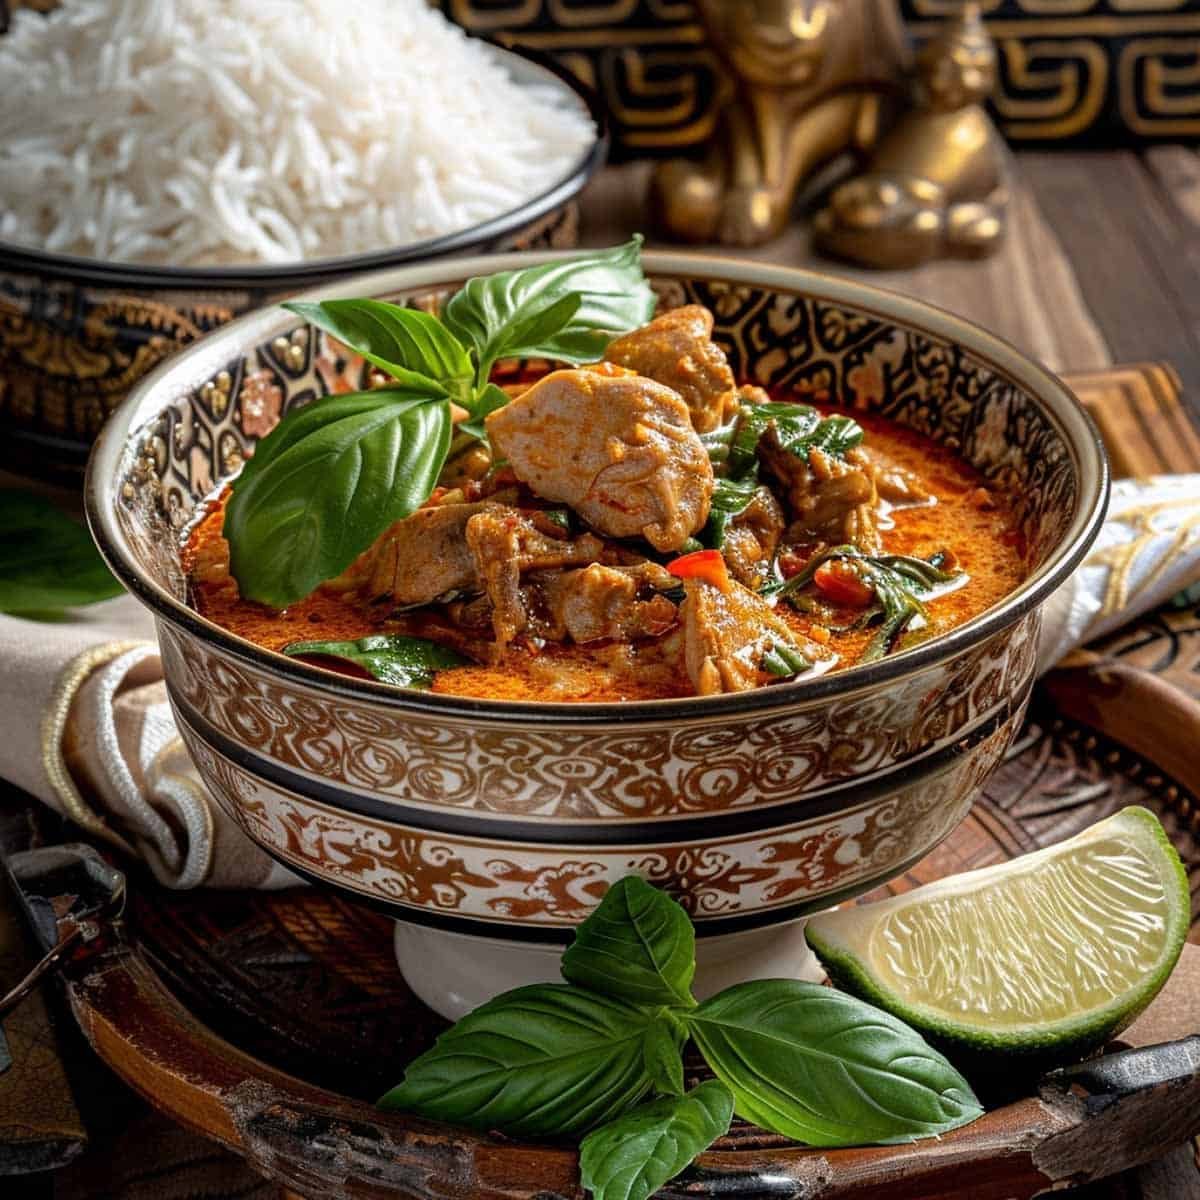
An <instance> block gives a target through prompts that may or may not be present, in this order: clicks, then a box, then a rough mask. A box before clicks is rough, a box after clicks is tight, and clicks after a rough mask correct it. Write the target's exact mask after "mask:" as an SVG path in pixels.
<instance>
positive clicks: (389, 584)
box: [326, 501, 504, 606]
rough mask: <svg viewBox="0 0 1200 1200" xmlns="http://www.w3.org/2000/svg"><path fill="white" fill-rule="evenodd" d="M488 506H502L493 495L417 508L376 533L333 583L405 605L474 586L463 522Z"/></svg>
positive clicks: (475, 577) (475, 576)
mask: <svg viewBox="0 0 1200 1200" xmlns="http://www.w3.org/2000/svg"><path fill="white" fill-rule="evenodd" d="M492 510H498V511H501V512H502V511H504V509H503V506H502V505H499V504H496V503H494V502H492V501H484V502H482V503H479V504H438V505H433V506H430V507H428V508H419V509H417V511H416V512H415V513H413V514H412V516H409V517H405V518H404V519H403V520H400V521H396V522H395V523H394V524H393V525H392V526H391V527H390V528H389V529H387V530H386V531H385V532H384V533H382V534H380V536H379V537H378V538H377V539H376V540H375V542H374V543H373V544H372V545H371V547H370V548H369V549H368V550H365V551H364V552H363V553H362V554H360V555H359V557H358V558H357V559H356V560H355V561H354V562H353V563H352V564H351V565H350V566H349V567H348V568H347V569H346V571H344V572H343V573H342V575H340V576H339V577H338V579H336V580H335V581H334V582H333V584H332V586H334V587H336V588H339V589H342V590H347V591H348V590H351V589H354V590H358V591H361V592H362V594H363V595H364V596H366V597H368V598H369V599H372V600H373V599H376V598H377V597H380V596H390V597H391V598H392V599H393V600H395V602H396V603H397V604H399V605H405V606H407V605H413V604H430V603H432V602H433V601H434V600H436V599H437V598H438V597H439V596H445V595H447V594H450V593H453V592H460V591H471V590H478V589H479V586H480V584H479V578H478V574H477V572H476V568H475V557H474V555H473V554H472V553H471V550H470V548H469V547H468V546H467V536H466V532H467V522H468V521H470V520H471V518H472V517H474V516H477V515H479V514H480V513H486V512H489V511H492ZM326 586H330V585H326Z"/></svg>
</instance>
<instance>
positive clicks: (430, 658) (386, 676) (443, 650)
mask: <svg viewBox="0 0 1200 1200" xmlns="http://www.w3.org/2000/svg"><path fill="white" fill-rule="evenodd" d="M283 652H284V654H289V655H291V656H292V657H293V658H299V657H304V656H310V657H320V658H336V659H340V660H342V661H344V662H349V663H353V664H354V665H355V666H356V667H361V668H362V669H363V670H364V671H366V672H367V674H368V675H370V676H371V677H372V678H373V679H378V680H379V681H380V682H381V683H390V684H393V685H395V686H396V687H410V688H427V687H429V685H430V684H431V683H433V677H434V675H436V674H437V672H438V671H444V670H446V669H448V668H450V667H461V666H464V665H465V664H466V663H467V662H468V661H469V660H468V659H465V658H463V656H462V655H461V654H457V653H455V651H453V650H451V649H449V648H448V647H446V646H440V645H438V643H437V642H431V641H429V640H428V639H426V638H414V637H402V636H400V635H399V634H394V633H377V634H373V635H372V636H371V637H364V638H359V639H358V640H357V641H354V642H292V644H291V645H290V646H284V648H283Z"/></svg>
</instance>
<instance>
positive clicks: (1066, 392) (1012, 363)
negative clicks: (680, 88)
mask: <svg viewBox="0 0 1200 1200" xmlns="http://www.w3.org/2000/svg"><path fill="white" fill-rule="evenodd" d="M563 257H566V256H565V255H563V254H562V253H561V252H555V251H542V252H538V253H531V252H529V251H517V252H513V253H508V254H492V255H480V256H476V257H472V258H456V259H444V260H439V261H437V262H430V263H423V264H420V265H412V266H407V267H398V268H394V269H392V270H389V271H383V272H377V273H374V274H371V275H366V276H356V277H353V278H349V279H342V280H339V281H337V282H336V283H333V284H327V285H325V286H323V287H320V288H316V289H313V290H312V291H311V292H307V293H305V294H304V296H303V299H305V300H308V301H314V300H327V299H332V298H336V297H345V296H363V295H383V294H389V293H396V292H402V291H410V290H419V289H422V288H436V287H440V286H444V285H446V284H452V283H455V282H457V281H460V280H465V279H467V278H469V277H471V276H474V275H481V274H488V273H491V272H495V271H505V270H512V269H515V268H517V267H522V266H533V265H536V264H538V263H541V262H552V261H555V260H559V259H562V258H563ZM642 257H643V265H644V267H645V270H646V273H647V275H649V276H651V277H657V278H663V279H671V278H676V279H688V278H704V279H709V280H712V281H715V282H722V283H728V284H733V285H737V284H747V285H750V286H753V287H757V288H762V289H766V290H776V291H781V292H785V293H786V292H792V293H796V294H800V295H804V296H806V297H810V298H812V299H815V300H818V301H822V302H826V303H831V304H834V305H838V304H841V305H844V306H846V307H848V308H852V309H854V310H856V311H860V312H865V313H868V314H870V315H872V316H877V317H879V318H881V319H883V320H886V321H889V322H892V323H894V324H896V325H898V326H900V327H903V328H908V329H912V330H915V331H917V332H921V333H925V334H931V335H933V336H934V337H936V338H939V339H941V340H944V341H947V342H951V343H957V344H959V345H961V346H962V347H963V349H965V350H966V351H967V352H968V353H969V354H970V355H971V356H972V357H974V358H976V359H977V360H978V361H980V362H981V363H982V364H984V365H985V366H987V367H988V368H989V369H991V370H993V371H995V372H996V373H997V374H998V375H1000V376H1001V377H1003V378H1005V379H1006V380H1008V381H1009V382H1011V383H1012V384H1013V385H1014V386H1017V387H1020V388H1022V389H1023V390H1024V391H1026V392H1028V393H1029V394H1031V395H1033V396H1035V397H1036V398H1037V399H1038V400H1039V401H1040V402H1041V404H1042V406H1043V409H1044V411H1046V412H1047V415H1048V416H1049V418H1050V419H1051V421H1052V422H1053V423H1054V425H1055V426H1056V427H1057V429H1058V431H1059V434H1060V436H1061V437H1062V438H1063V441H1064V442H1065V444H1066V445H1067V447H1068V451H1069V453H1070V454H1071V455H1072V458H1073V460H1074V464H1075V470H1076V474H1077V477H1078V492H1079V495H1078V502H1077V509H1076V512H1075V515H1074V518H1073V520H1072V522H1071V525H1070V526H1069V528H1068V529H1067V531H1066V532H1065V534H1064V536H1063V537H1062V539H1061V540H1060V541H1059V543H1058V544H1057V545H1056V546H1055V547H1054V549H1053V550H1052V551H1051V553H1050V554H1049V555H1048V557H1047V559H1046V561H1045V562H1043V563H1042V564H1041V565H1040V566H1038V567H1037V568H1036V570H1034V571H1033V572H1032V573H1031V574H1030V575H1029V576H1028V577H1027V578H1026V579H1024V580H1023V581H1022V582H1021V584H1020V585H1019V586H1018V587H1016V588H1015V589H1014V590H1013V591H1012V592H1010V593H1009V594H1008V595H1007V596H1006V597H1004V599H1002V600H1000V601H999V602H998V603H997V604H995V605H993V606H992V607H991V608H989V609H986V610H985V611H984V612H982V613H980V614H979V615H977V616H975V617H973V618H971V620H969V621H966V622H964V623H963V624H962V625H959V626H957V627H956V628H954V629H952V630H950V631H949V632H948V633H946V634H943V635H942V636H939V637H936V638H931V639H930V640H929V641H927V642H923V643H921V644H920V645H918V646H916V647H914V648H913V649H911V650H906V651H903V652H901V653H899V654H895V655H890V656H888V657H886V658H883V659H880V660H879V661H878V662H874V663H870V664H867V665H859V666H854V667H849V668H847V669H845V670H842V671H834V672H831V673H828V674H825V675H822V676H820V677H818V678H816V679H812V680H805V679H804V678H803V677H801V678H798V679H796V680H794V681H792V682H787V683H779V684H774V685H772V686H770V687H763V688H756V689H754V690H752V691H748V692H735V693H726V694H724V695H720V696H706V697H699V696H687V697H675V698H670V699H657V700H636V701H587V702H578V703H577V702H571V701H561V702H554V701H538V700H494V699H483V698H477V697H466V696H453V695H445V694H442V693H438V692H431V691H417V690H414V689H404V688H396V687H392V686H390V685H388V684H383V683H379V682H377V681H375V680H367V679H357V678H351V677H349V676H346V675H341V674H337V673H335V672H332V671H327V670H324V669H322V668H320V667H316V666H313V665H311V664H308V663H304V662H302V661H301V660H298V659H295V658H289V657H287V656H286V655H284V654H281V653H279V652H277V651H272V650H265V649H263V648H262V647H260V646H257V645H255V644H254V643H252V642H250V641H248V640H246V639H244V638H241V637H239V636H237V635H236V634H233V633H230V632H229V631H228V630H225V629H223V628H222V627H221V626H219V625H217V624H215V623H214V622H212V621H210V620H208V619H207V618H205V617H203V616H201V615H200V614H199V613H198V612H196V611H195V610H194V609H192V608H190V607H189V606H188V605H187V604H186V603H184V602H183V601H181V600H178V599H176V598H175V597H174V596H172V595H171V594H170V593H169V592H168V591H167V590H166V589H165V588H163V587H162V586H160V585H159V584H158V583H156V582H154V581H153V580H151V579H150V578H149V577H148V576H147V575H146V574H145V573H144V572H143V571H142V570H141V568H140V567H139V565H138V564H137V562H136V560H135V559H134V557H133V555H132V553H131V551H130V547H129V544H128V542H127V540H126V538H125V537H124V534H123V533H122V531H121V528H120V525H119V523H118V521H117V517H116V514H117V507H118V501H117V497H116V485H117V478H116V476H117V468H118V466H119V465H120V461H121V457H122V454H123V452H124V450H125V447H126V445H127V443H128V442H129V439H130V434H131V433H132V432H134V431H135V430H139V429H142V428H143V427H144V426H145V425H146V424H147V423H149V422H150V421H152V420H154V419H156V417H157V415H158V414H159V413H161V411H162V409H163V408H164V407H165V406H166V403H167V402H168V401H170V400H172V399H177V398H180V397H182V396H185V395H189V394H190V393H191V392H193V391H194V390H195V388H196V387H197V386H198V385H199V383H200V382H202V381H203V380H204V379H206V378H208V377H209V376H210V375H212V374H214V373H215V372H216V371H217V370H220V369H221V368H222V367H224V366H225V364H226V363H227V362H228V361H229V359H230V358H231V357H234V356H235V355H237V354H242V353H244V348H245V346H246V345H247V344H251V345H253V344H257V343H259V342H261V341H263V340H266V339H268V338H270V337H272V336H275V335H277V334H279V333H282V332H287V331H290V330H291V329H293V328H296V327H298V326H299V325H300V324H302V322H299V321H298V320H297V318H296V317H295V316H294V315H293V314H291V313H288V312H287V311H286V310H283V309H278V308H267V309H261V310H258V311H256V312H253V313H249V314H247V315H246V316H244V317H241V318H239V319H238V320H236V321H233V322H231V323H230V324H228V325H225V326H222V327H221V328H220V329H218V330H216V331H215V332H213V333H211V334H209V335H207V336H206V337H204V338H202V339H200V340H199V341H198V342H196V343H195V344H194V345H193V346H190V347H188V348H187V349H185V350H183V351H181V352H180V353H179V354H177V355H174V356H173V357H172V358H170V359H168V360H167V361H166V362H165V363H163V364H162V365H160V366H159V367H158V368H156V369H155V370H154V371H153V372H151V373H150V374H149V375H147V376H146V377H145V378H144V379H142V380H141V381H140V382H139V383H138V384H137V386H136V387H135V388H134V389H133V390H132V391H131V392H130V394H129V395H128V396H127V397H126V398H125V400H124V401H122V403H121V404H120V406H119V407H118V408H117V409H116V410H115V411H114V412H113V414H112V415H111V417H110V418H109V419H108V421H107V422H106V423H105V425H104V428H103V429H102V430H101V432H100V435H99V436H98V438H97V439H96V443H95V445H94V447H93V449H92V453H91V456H90V457H89V460H88V467H87V474H86V477H85V480H84V508H85V512H86V515H87V520H88V525H89V528H90V529H91V532H92V536H93V537H94V539H95V541H96V543H97V545H98V546H99V548H100V552H101V554H102V555H103V556H104V558H105V560H106V561H107V562H108V565H109V566H110V567H111V568H112V570H113V572H114V574H115V575H116V576H117V578H118V579H119V580H120V581H121V582H122V583H123V584H124V585H125V586H126V587H127V588H128V589H129V591H130V592H132V594H133V595H134V596H135V597H136V598H137V599H138V600H140V601H141V602H142V603H143V604H145V605H146V606H147V607H149V608H150V609H151V610H152V611H153V613H154V614H155V616H156V618H157V619H165V620H166V621H168V622H169V623H170V624H171V625H173V626H176V627H178V628H181V629H183V630H184V631H185V632H186V633H189V634H192V635H193V636H196V637H198V638H199V639H200V640H202V641H204V642H205V643H207V644H209V645H211V646H213V647H214V648H215V649H217V650H219V651H221V652H223V653H225V654H228V655H232V656H233V657H234V658H236V659H239V660H241V661H243V662H247V663H249V664H251V665H254V666H257V667H259V668H263V669H266V670H267V671H268V672H270V673H271V674H272V675H275V676H278V677H283V678H284V679H287V680H289V681H291V682H293V683H297V684H300V685H302V686H304V687H308V688H312V689H316V690H318V691H321V692H324V693H326V694H328V695H330V696H333V697H336V698H339V699H342V700H346V699H350V700H358V701H370V702H371V703H374V704H378V705H382V706H383V707H386V708H389V709H395V710H401V711H405V712H408V713H414V714H415V713H420V714H423V715H425V716H444V717H446V718H450V719H454V718H458V719H465V720H476V721H477V720H480V719H484V720H486V721H487V722H488V723H489V724H494V725H496V724H498V725H529V724H534V725H545V724H550V725H572V726H578V725H589V726H610V727H612V726H615V727H623V726H627V725H638V726H646V725H653V724H657V723H670V722H673V721H678V720H680V719H687V720H689V721H695V720H698V719H700V720H706V721H713V720H718V719H720V718H722V717H729V716H733V715H741V714H745V713H749V712H755V711H762V710H772V709H787V708H789V707H794V706H796V705H807V704H810V703H812V702H813V701H825V700H828V701H832V700H834V699H835V698H838V699H840V698H844V697H847V696H853V695H856V694H859V693H863V692H867V691H874V690H876V689H878V688H879V687H880V686H881V685H884V684H887V683H890V682H892V681H894V680H897V679H900V678H902V677H906V676H910V675H913V674H915V673H917V672H919V671H921V670H923V669H925V668H928V667H932V666H935V665H937V664H940V663H944V662H947V661H949V660H951V659H953V658H955V657H957V656H958V655H960V654H961V653H963V652H965V651H967V650H969V649H970V648H972V647H974V646H977V645H979V644H981V643H982V642H984V641H986V640H987V639H988V638H990V637H991V636H992V635H994V634H997V633H999V632H1001V631H1002V630H1005V629H1007V628H1009V627H1010V626H1012V625H1014V624H1015V623H1016V622H1017V621H1018V620H1020V619H1021V618H1022V617H1023V616H1025V615H1026V614H1027V613H1029V612H1030V611H1032V610H1033V609H1035V608H1037V607H1039V606H1040V605H1041V604H1042V603H1043V602H1044V601H1045V600H1046V599H1047V598H1048V597H1049V596H1050V594H1051V593H1052V592H1053V591H1055V590H1056V589H1057V588H1058V587H1059V586H1060V585H1061V584H1062V583H1063V582H1064V580H1065V579H1066V578H1067V576H1068V575H1069V574H1070V573H1071V572H1072V571H1073V570H1074V569H1075V567H1076V566H1078V565H1079V563H1080V562H1081V561H1082V559H1083V557H1084V555H1085V554H1086V553H1087V551H1088V549H1089V548H1090V546H1091V544H1092V542H1093V541H1094V540H1095V538H1096V535H1097V534H1098V532H1099V530H1100V526H1101V524H1102V523H1103V521H1104V517H1105V513H1106V510H1107V505H1108V495H1109V482H1110V481H1109V466H1108V457H1107V454H1106V452H1105V449H1104V444H1103V441H1102V440H1101V437H1100V432H1099V429H1098V428H1097V426H1096V424H1095V422H1094V421H1093V420H1092V418H1091V416H1090V415H1089V414H1088V413H1087V412H1086V410H1085V409H1084V408H1083V406H1082V405H1081V404H1080V403H1079V401H1078V400H1077V399H1076V398H1075V396H1074V394H1073V393H1072V392H1071V391H1070V389H1069V388H1068V387H1067V386H1066V384H1065V383H1063V381H1062V380H1061V379H1059V378H1058V376H1056V375H1054V374H1053V373H1052V372H1050V371H1049V370H1047V369H1046V368H1044V367H1042V366H1040V365H1039V364H1037V363H1035V362H1034V361H1033V360H1032V359H1030V358H1028V357H1027V356H1026V355H1024V354H1023V353H1021V352H1020V351H1018V350H1017V349H1016V348H1015V347H1014V346H1012V345H1011V344H1010V343H1008V342H1006V341H1004V340H1003V339H1002V338H999V337H996V336H995V335H994V334H991V333H988V332H987V331H986V330H984V329H982V328H981V327H979V326H977V325H975V324H974V323H973V322H970V321H967V320H965V319H963V318H961V317H958V316H956V315H954V314H953V313H950V312H947V311H946V310H944V309H941V308H938V307H936V306H934V305H931V304H927V303H925V302H924V301H921V300H917V299H915V298H913V297H910V296H905V295H903V294H901V293H898V292H892V291H887V290H885V289H883V288H878V287H875V286H874V285H871V284H866V283H860V282H859V281H857V280H852V279H847V278H842V277H837V276H832V275H825V274H822V273H820V272H816V271H809V270H803V269H799V268H794V267H778V266H771V265H767V264H763V263H760V262H756V261H754V260H749V259H741V258H725V257H721V256H717V255H711V254H697V253H687V252H676V251H657V250H656V251H646V252H644V254H643V256H642ZM235 348H236V349H235Z"/></svg>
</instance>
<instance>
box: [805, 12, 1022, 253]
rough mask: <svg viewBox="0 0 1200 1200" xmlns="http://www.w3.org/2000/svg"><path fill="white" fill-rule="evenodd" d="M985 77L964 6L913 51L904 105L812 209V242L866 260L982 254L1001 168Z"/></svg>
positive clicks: (976, 24)
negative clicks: (866, 154)
mask: <svg viewBox="0 0 1200 1200" xmlns="http://www.w3.org/2000/svg"><path fill="white" fill-rule="evenodd" d="M995 80H996V52H995V47H994V46H993V44H992V40H991V38H990V36H989V35H988V32H987V30H986V29H985V28H984V26H983V22H982V21H981V20H980V17H979V10H978V8H977V7H976V6H975V5H974V4H971V5H968V6H967V7H966V8H965V9H964V10H963V12H962V15H961V16H960V17H959V18H958V19H957V20H956V21H953V22H951V23H950V24H949V25H948V26H947V28H946V29H945V30H944V31H943V32H942V33H941V35H940V36H939V37H937V38H935V39H933V40H932V41H930V42H929V43H928V44H927V45H926V46H925V47H924V48H923V49H922V51H921V53H920V54H919V55H918V58H917V79H916V87H915V95H914V103H913V107H912V108H911V109H910V110H909V111H908V112H906V113H905V114H904V115H903V116H902V117H901V118H900V120H899V121H898V122H897V124H896V125H895V126H894V127H893V128H892V129H891V130H890V131H889V132H888V133H887V134H886V135H885V136H884V138H883V140H882V141H881V142H880V143H879V146H878V148H877V149H876V150H875V151H874V153H873V154H872V155H871V156H870V159H869V161H868V165H867V169H866V170H865V171H864V172H863V173H862V174H861V175H858V176H856V177H855V178H852V179H850V180H847V181H846V182H845V183H843V184H841V185H840V186H839V187H838V188H836V189H835V191H834V192H833V195H832V197H831V198H830V201H829V205H828V207H826V208H824V209H822V210H821V211H820V212H819V213H817V215H816V218H815V221H814V234H815V240H816V244H817V246H818V247H819V248H820V249H821V250H823V251H825V252H826V253H829V254H833V255H836V256H837V257H839V258H846V259H850V260H852V261H854V262H858V263H863V264H866V265H867V266H872V267H911V266H915V265H917V264H918V263H922V262H927V261H929V260H930V259H933V258H939V257H951V256H952V257H960V258H979V257H982V256H984V255H986V254H990V253H991V252H992V251H993V250H994V249H995V248H996V246H997V245H998V244H999V242H1000V240H1001V238H1002V237H1003V236H1004V228H1005V218H1006V210H1007V201H1008V177H1009V173H1010V172H1009V159H1008V151H1007V149H1006V147H1005V145H1004V142H1003V141H1002V139H1001V138H1000V135H999V133H998V132H997V131H996V129H995V127H994V126H993V125H992V122H991V119H990V118H989V117H988V115H987V113H986V112H985V111H984V109H983V107H982V105H983V101H984V100H986V99H987V97H988V96H989V95H990V93H991V91H992V88H993V86H994V85H995Z"/></svg>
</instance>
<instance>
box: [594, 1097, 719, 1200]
mask: <svg viewBox="0 0 1200 1200" xmlns="http://www.w3.org/2000/svg"><path fill="white" fill-rule="evenodd" d="M732 1120H733V1094H732V1093H731V1092H730V1091H729V1089H728V1088H727V1087H726V1086H725V1085H724V1084H723V1083H721V1082H720V1081H719V1080H716V1079H710V1080H709V1081H708V1082H707V1083H702V1084H700V1085H699V1086H698V1087H695V1088H693V1089H692V1090H691V1091H690V1092H688V1093H687V1095H686V1096H668V1097H666V1098H665V1099H662V1100H655V1101H652V1102H651V1103H650V1104H644V1105H642V1106H641V1107H639V1108H635V1109H634V1110H633V1111H632V1112H628V1113H626V1114H625V1115H624V1116H623V1117H618V1118H617V1119H616V1120H615V1121H612V1122H610V1123H609V1124H608V1125H605V1126H604V1127H603V1128H602V1129H597V1130H596V1132H595V1133H589V1134H588V1136H587V1137H585V1138H584V1139H583V1143H582V1145H581V1146H580V1148H579V1172H580V1175H581V1176H582V1179H583V1186H584V1187H585V1188H588V1189H589V1190H590V1191H591V1192H592V1194H593V1195H594V1196H596V1197H598V1198H599V1197H602V1198H603V1200H647V1198H648V1197H649V1196H652V1195H654V1193H655V1192H657V1191H658V1189H659V1188H660V1187H662V1185H663V1184H664V1183H666V1182H667V1181H668V1180H669V1179H674V1178H675V1176H676V1175H678V1174H679V1172H680V1171H682V1170H683V1169H684V1168H685V1167H686V1166H687V1165H688V1164H689V1163H690V1162H691V1161H692V1159H694V1158H695V1157H696V1155H697V1154H699V1153H700V1152H701V1151H702V1150H705V1149H707V1148H708V1147H709V1146H711V1145H712V1143H713V1142H715V1141H716V1140H717V1138H719V1137H724V1135H725V1134H726V1133H727V1132H728V1131H729V1124H730V1122H731V1121H732Z"/></svg>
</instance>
